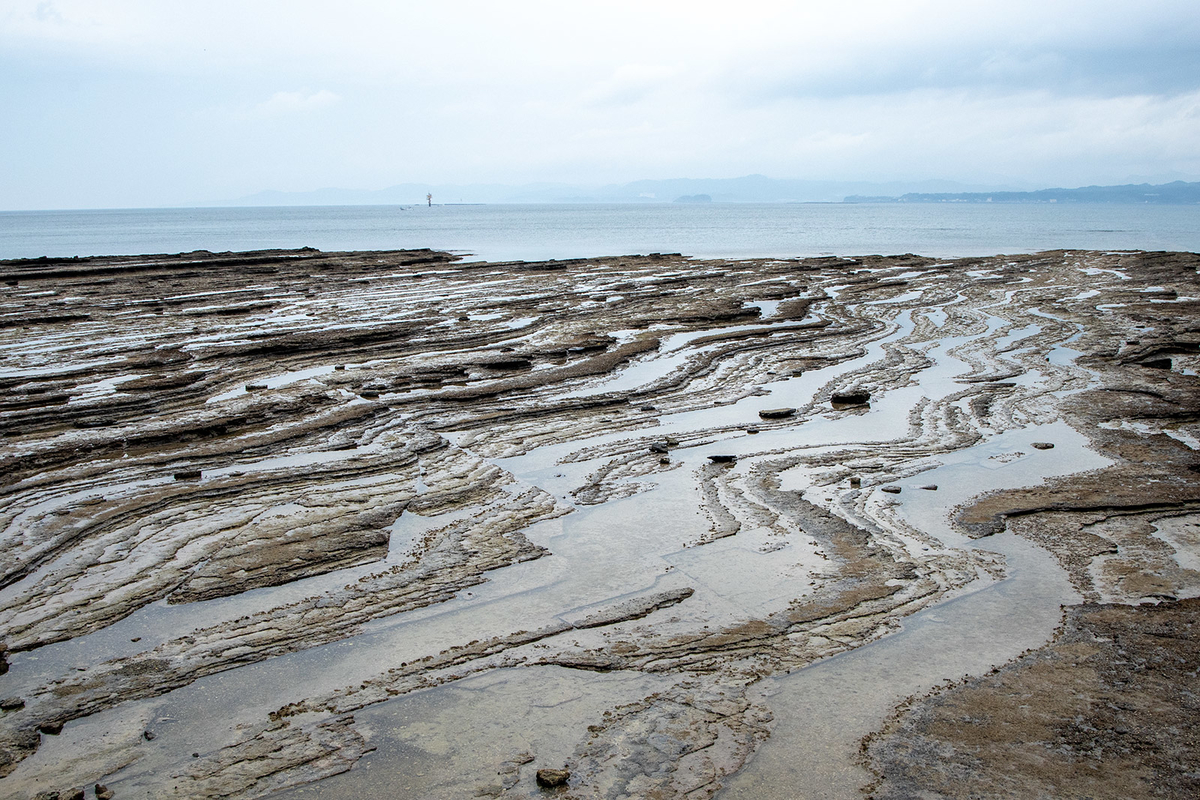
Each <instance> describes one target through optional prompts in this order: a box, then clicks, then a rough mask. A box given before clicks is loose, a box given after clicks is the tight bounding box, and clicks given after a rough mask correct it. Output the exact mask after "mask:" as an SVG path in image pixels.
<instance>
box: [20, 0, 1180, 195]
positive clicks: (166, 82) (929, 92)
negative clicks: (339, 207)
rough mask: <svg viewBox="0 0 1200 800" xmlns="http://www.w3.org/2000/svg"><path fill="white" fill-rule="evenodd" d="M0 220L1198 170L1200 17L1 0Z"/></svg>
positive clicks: (758, 1) (751, 2)
mask: <svg viewBox="0 0 1200 800" xmlns="http://www.w3.org/2000/svg"><path fill="white" fill-rule="evenodd" d="M0 103H2V107H3V109H4V117H5V122H4V125H3V126H2V128H0V131H2V132H0V209H44V208H87V207H128V206H157V205H171V204H187V203H190V202H208V201H218V200H222V199H234V198H237V197H240V196H244V195H247V194H251V193H254V192H258V191H261V190H266V189H276V190H283V191H307V190H312V189H317V188H321V187H327V186H337V187H345V188H355V189H379V188H384V187H387V186H391V185H394V184H398V183H408V182H428V183H508V184H524V183H532V182H562V183H571V184H580V185H599V184H605V183H623V182H627V181H632V180H637V179H642V178H681V177H684V178H687V177H690V178H725V177H736V176H740V175H746V174H751V173H761V174H766V175H769V176H771V177H776V178H802V179H803V178H807V179H816V180H867V181H890V180H920V179H930V178H936V179H946V180H955V181H961V182H964V183H971V184H993V185H1018V186H1022V187H1026V188H1040V187H1047V186H1080V185H1086V184H1096V183H1100V184H1104V183H1123V182H1127V181H1129V180H1149V181H1152V182H1161V181H1168V180H1174V179H1184V180H1189V179H1190V180H1200V3H1196V2H1195V0H1140V2H1138V3H1131V2H1128V1H1127V0H1122V1H1121V2H1108V1H1107V0H1088V1H1087V2H1084V1H1083V0H1069V1H1064V2H1057V1H1056V0H1041V2H1027V1H1026V0H1004V2H999V1H997V2H993V1H992V0H980V2H974V3H962V2H961V0H958V1H957V2H947V1H945V0H909V1H900V0H891V2H877V1H876V0H843V2H842V3H840V4H837V5H836V7H834V4H830V3H828V2H773V1H772V0H742V2H740V3H738V4H732V3H727V2H723V3H714V2H706V1H705V0H690V1H689V2H675V0H660V1H659V2H653V0H641V2H624V0H606V1H605V2H590V1H588V0H579V1H577V2H573V3H562V2H521V1H520V0H515V1H514V2H509V3H496V2H466V1H458V2H456V1H455V0H440V1H439V2H382V1H381V0H342V2H339V3H337V4H333V3H328V2H310V1H309V0H287V1H286V2H284V1H282V0H279V1H273V0H257V1H256V0H239V1H238V2H232V1H227V0H209V2H205V3H195V2H177V1H176V0H103V2H97V1H95V0H93V1H90V2H89V1H88V0H0Z"/></svg>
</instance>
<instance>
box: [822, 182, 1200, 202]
mask: <svg viewBox="0 0 1200 800" xmlns="http://www.w3.org/2000/svg"><path fill="white" fill-rule="evenodd" d="M842 202H845V203H1158V204H1164V205H1196V204H1200V183H1185V182H1184V181H1175V182H1174V183H1164V184H1159V185H1151V184H1148V183H1139V184H1132V183H1130V184H1124V185H1121V186H1083V187H1080V188H1078V189H1040V190H1038V191H1036V192H909V193H907V194H904V195H901V196H899V197H886V196H883V197H880V196H867V195H850V196H848V197H846V198H845V200H843V201H842Z"/></svg>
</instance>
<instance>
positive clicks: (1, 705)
mask: <svg viewBox="0 0 1200 800" xmlns="http://www.w3.org/2000/svg"><path fill="white" fill-rule="evenodd" d="M24 707H25V701H24V700H22V699H21V698H19V697H6V698H4V699H3V700H0V711H20V710H21V709H22V708H24Z"/></svg>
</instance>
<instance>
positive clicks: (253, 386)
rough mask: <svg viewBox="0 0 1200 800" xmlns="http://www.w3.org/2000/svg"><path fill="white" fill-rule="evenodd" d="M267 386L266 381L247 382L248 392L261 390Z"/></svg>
mask: <svg viewBox="0 0 1200 800" xmlns="http://www.w3.org/2000/svg"><path fill="white" fill-rule="evenodd" d="M266 388H267V385H266V384H265V383H247V384H246V391H247V392H261V391H262V390H263V389H266Z"/></svg>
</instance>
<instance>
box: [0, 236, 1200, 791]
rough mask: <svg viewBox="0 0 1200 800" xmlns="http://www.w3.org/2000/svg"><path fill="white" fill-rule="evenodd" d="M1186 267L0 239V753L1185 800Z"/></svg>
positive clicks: (211, 770)
mask: <svg viewBox="0 0 1200 800" xmlns="http://www.w3.org/2000/svg"><path fill="white" fill-rule="evenodd" d="M1198 269H1200V255H1196V254H1190V253H1161V252H1154V253H1151V252H1110V253H1101V252H1085V251H1053V252H1045V253H1038V254H1033V255H1017V256H995V257H991V258H970V259H959V260H949V261H947V260H938V259H932V258H925V257H921V256H917V255H911V254H910V255H902V256H862V257H825V258H807V259H755V260H738V261H712V260H707V261H706V260H695V259H690V258H686V257H684V256H681V255H678V254H651V255H642V256H625V257H611V258H594V259H580V260H570V261H549V262H538V263H524V262H513V263H483V262H469V261H464V260H463V259H461V258H460V257H457V256H453V255H450V254H447V253H441V252H435V251H429V250H406V251H394V252H354V253H325V252H319V251H316V250H311V249H305V250H297V251H258V252H243V253H210V252H192V253H182V254H176V255H145V256H129V257H94V258H70V259H30V260H19V261H0V429H2V430H3V440H2V443H0V796H3V797H13V798H26V797H27V798H42V800H52V798H89V800H90V798H93V797H96V798H109V797H115V798H118V800H120V799H122V798H260V797H277V798H306V797H307V798H340V797H362V798H376V797H378V798H383V797H388V798H391V797H397V796H401V797H421V798H463V797H527V798H528V797H546V796H553V797H560V798H572V799H578V800H585V799H586V800H595V799H598V798H604V799H608V798H612V799H614V800H615V799H616V798H658V799H660V800H667V799H669V798H687V800H702V799H706V798H713V797H722V798H738V797H755V798H772V797H776V798H804V797H813V798H816V797H821V798H830V797H847V798H855V797H868V796H872V797H879V798H901V797H928V798H933V797H945V798H955V797H968V796H969V797H1074V796H1088V797H1097V798H1099V797H1114V798H1116V797H1121V798H1141V797H1146V798H1150V797H1156V798H1160V797H1165V798H1185V797H1186V798H1192V797H1196V796H1200V756H1198V755H1197V754H1198V753H1200V746H1198V745H1200V743H1198V742H1197V741H1196V736H1197V733H1196V731H1197V730H1198V729H1200V701H1198V700H1197V697H1196V694H1195V691H1194V687H1195V684H1196V681H1197V672H1198V670H1200V649H1198V647H1197V644H1196V642H1197V628H1196V625H1197V613H1198V606H1197V603H1200V599H1197V598H1200V452H1197V451H1198V449H1200V377H1198V370H1200V277H1198Z"/></svg>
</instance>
